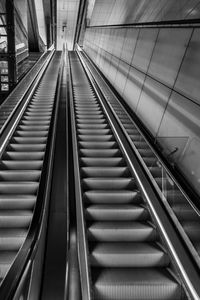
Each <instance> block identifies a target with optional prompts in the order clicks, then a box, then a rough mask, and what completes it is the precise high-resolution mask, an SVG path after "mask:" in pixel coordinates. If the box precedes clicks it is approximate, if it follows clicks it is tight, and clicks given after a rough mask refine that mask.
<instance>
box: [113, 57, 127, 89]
mask: <svg viewBox="0 0 200 300" xmlns="http://www.w3.org/2000/svg"><path fill="white" fill-rule="evenodd" d="M128 72H129V65H128V64H126V63H124V62H123V61H120V62H119V66H118V71H117V75H116V79H115V88H116V90H117V91H118V92H119V93H120V94H122V93H123V90H124V86H125V84H126V80H127V76H128Z"/></svg>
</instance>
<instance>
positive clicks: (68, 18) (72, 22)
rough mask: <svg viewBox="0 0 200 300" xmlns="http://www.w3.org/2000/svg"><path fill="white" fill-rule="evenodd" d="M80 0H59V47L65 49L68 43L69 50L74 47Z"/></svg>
mask: <svg viewBox="0 0 200 300" xmlns="http://www.w3.org/2000/svg"><path fill="white" fill-rule="evenodd" d="M79 2H80V0H58V1H57V49H58V50H62V49H63V43H67V48H68V50H72V49H73V42H74V35H75V31H76V23H77V16H78V9H79Z"/></svg>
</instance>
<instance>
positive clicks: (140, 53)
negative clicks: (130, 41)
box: [132, 29, 158, 72]
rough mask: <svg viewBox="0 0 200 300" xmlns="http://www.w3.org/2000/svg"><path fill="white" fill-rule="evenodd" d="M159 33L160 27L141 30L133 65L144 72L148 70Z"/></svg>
mask: <svg viewBox="0 0 200 300" xmlns="http://www.w3.org/2000/svg"><path fill="white" fill-rule="evenodd" d="M157 35H158V29H143V30H141V31H140V33H139V36H138V41H137V44H136V49H135V52H134V55H133V59H132V66H135V67H137V68H138V69H140V70H141V71H143V72H146V71H147V69H148V66H149V63H150V59H151V55H152V51H153V48H154V45H155V41H156V38H157Z"/></svg>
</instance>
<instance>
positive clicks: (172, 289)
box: [94, 268, 183, 300]
mask: <svg viewBox="0 0 200 300" xmlns="http://www.w3.org/2000/svg"><path fill="white" fill-rule="evenodd" d="M94 277H95V279H94V299H95V300H108V299H109V300H122V299H123V300H133V299H137V300H161V299H162V300H171V299H174V300H178V299H182V295H183V291H182V288H181V285H180V284H179V283H178V282H177V281H176V280H175V279H174V278H173V277H172V275H170V273H169V272H167V271H166V270H165V269H164V268H160V269H155V268H141V269H140V268H138V269H137V268H134V269H127V268H126V269H121V268H119V269H117V268H113V269H112V268H111V269H109V268H108V269H107V268H106V269H99V270H98V271H96V274H95V275H94Z"/></svg>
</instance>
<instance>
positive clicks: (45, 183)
mask: <svg viewBox="0 0 200 300" xmlns="http://www.w3.org/2000/svg"><path fill="white" fill-rule="evenodd" d="M62 70H63V68H62V59H61V62H60V67H59V73H58V78H57V87H56V99H55V102H54V107H53V111H52V116H51V122H50V128H49V133H48V138H47V145H46V151H45V156H44V162H43V169H42V174H41V179H40V183H39V188H38V194H37V201H36V204H35V209H34V213H33V218H32V222H31V225H30V228H29V230H28V234H27V236H26V239H25V241H24V243H23V245H22V247H21V249H20V250H19V252H18V254H17V256H16V258H15V260H14V262H13V264H12V265H11V267H10V269H9V271H8V272H7V274H6V276H5V278H4V279H3V281H2V283H1V285H0V299H4V300H11V299H13V297H14V295H15V292H16V290H17V288H18V284H19V282H20V279H21V278H22V276H23V274H24V272H25V271H26V270H27V268H28V267H29V266H30V263H31V262H32V261H33V260H34V256H35V254H36V251H37V247H38V244H39V240H40V235H41V231H42V228H43V226H44V225H45V224H44V222H43V219H44V216H45V214H46V213H47V211H48V193H49V192H50V183H51V171H52V166H53V155H54V144H55V132H56V121H57V111H58V100H59V89H60V85H61V77H62Z"/></svg>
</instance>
